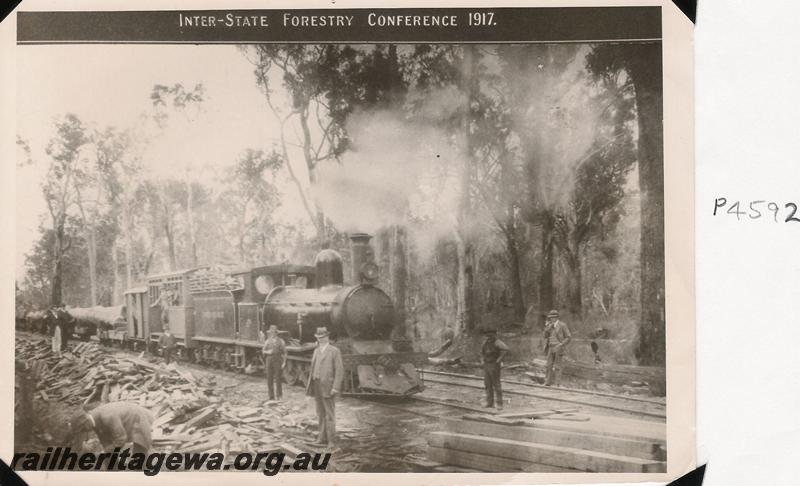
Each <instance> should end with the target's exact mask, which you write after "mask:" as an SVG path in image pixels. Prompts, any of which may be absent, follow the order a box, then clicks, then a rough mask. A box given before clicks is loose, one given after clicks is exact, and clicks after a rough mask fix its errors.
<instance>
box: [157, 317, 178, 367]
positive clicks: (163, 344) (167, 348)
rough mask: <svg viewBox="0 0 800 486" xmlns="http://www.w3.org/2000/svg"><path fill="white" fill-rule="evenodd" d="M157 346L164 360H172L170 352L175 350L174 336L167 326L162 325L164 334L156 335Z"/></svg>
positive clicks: (167, 362) (168, 361)
mask: <svg viewBox="0 0 800 486" xmlns="http://www.w3.org/2000/svg"><path fill="white" fill-rule="evenodd" d="M158 346H159V347H160V348H161V352H162V353H163V355H164V361H165V362H166V364H169V363H170V362H171V361H172V353H173V352H175V336H174V335H173V334H172V333H171V332H170V330H169V326H168V325H167V326H164V334H162V335H161V336H159V337H158Z"/></svg>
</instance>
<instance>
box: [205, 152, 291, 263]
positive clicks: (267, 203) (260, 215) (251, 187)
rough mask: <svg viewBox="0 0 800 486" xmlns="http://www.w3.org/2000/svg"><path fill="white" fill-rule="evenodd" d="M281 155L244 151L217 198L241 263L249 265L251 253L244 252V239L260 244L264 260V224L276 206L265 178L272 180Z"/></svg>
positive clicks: (275, 197) (273, 192)
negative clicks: (225, 216)
mask: <svg viewBox="0 0 800 486" xmlns="http://www.w3.org/2000/svg"><path fill="white" fill-rule="evenodd" d="M282 163H283V160H282V158H281V156H280V155H279V154H278V153H276V152H272V153H269V154H266V153H264V152H263V151H261V150H253V149H247V150H245V151H244V152H243V153H242V154H241V155H240V156H239V159H238V160H237V162H236V165H235V167H234V170H233V172H232V173H231V175H230V176H229V177H228V178H227V179H226V180H225V184H226V186H227V189H226V190H224V191H223V192H222V193H221V194H220V195H219V197H218V201H219V204H220V206H221V207H222V208H223V211H224V214H226V215H230V217H227V218H226V220H227V221H229V223H233V224H228V226H229V227H230V228H229V232H230V233H233V234H234V235H235V238H236V248H237V250H238V253H239V260H240V262H241V263H252V261H253V255H252V252H250V251H248V248H247V245H246V243H247V240H248V239H249V240H250V241H252V242H256V241H260V242H261V243H262V245H261V248H260V249H259V253H260V255H259V256H260V257H261V258H264V256H265V255H264V251H263V247H264V246H265V245H266V241H267V236H268V233H269V232H270V228H268V223H269V220H270V217H271V215H272V213H273V211H274V210H275V209H276V208H277V207H278V205H279V204H280V200H279V198H278V190H277V188H276V187H275V185H274V184H273V182H271V181H270V180H268V179H267V178H268V177H269V178H271V179H272V180H273V181H274V177H275V173H276V172H277V171H278V170H279V169H280V168H281V165H282Z"/></svg>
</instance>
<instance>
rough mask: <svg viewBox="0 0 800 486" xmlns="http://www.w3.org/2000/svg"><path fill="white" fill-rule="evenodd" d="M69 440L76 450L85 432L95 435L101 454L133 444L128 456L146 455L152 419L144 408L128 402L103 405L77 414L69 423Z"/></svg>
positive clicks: (150, 441)
mask: <svg viewBox="0 0 800 486" xmlns="http://www.w3.org/2000/svg"><path fill="white" fill-rule="evenodd" d="M68 428H69V433H70V437H71V438H72V439H73V441H74V443H76V444H77V445H78V446H80V445H82V444H83V442H84V441H85V440H86V438H87V437H86V436H87V434H88V433H89V432H94V433H95V434H97V438H98V439H100V443H101V444H102V445H103V450H104V451H106V452H111V451H112V450H114V448H115V447H119V448H121V449H124V448H125V447H126V446H127V445H128V444H131V443H132V444H133V448H132V450H131V453H133V454H135V453H137V452H141V453H145V454H146V453H147V451H149V450H150V446H151V445H152V436H151V432H152V428H153V416H152V414H151V413H150V412H149V411H148V410H147V409H146V408H144V407H142V406H140V405H137V404H135V403H130V402H111V403H104V404H102V405H100V406H98V407H97V408H95V409H94V410H92V411H90V412H80V413H78V414H77V415H76V416H75V417H73V419H72V420H71V421H70V423H69V427H68Z"/></svg>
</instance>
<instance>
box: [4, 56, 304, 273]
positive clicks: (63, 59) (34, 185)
mask: <svg viewBox="0 0 800 486" xmlns="http://www.w3.org/2000/svg"><path fill="white" fill-rule="evenodd" d="M17 72H18V96H17V103H18V106H17V110H18V111H17V133H18V135H19V136H20V137H21V138H22V139H23V140H26V141H27V142H28V143H29V145H30V148H31V158H32V160H33V162H34V163H33V164H32V165H29V166H25V167H18V168H17V187H18V190H17V208H16V221H17V228H16V230H17V231H16V253H15V258H16V275H17V277H18V278H19V277H21V276H22V275H23V273H24V257H25V254H26V253H27V252H28V251H29V250H30V249H31V247H32V245H33V244H34V242H35V241H36V239H37V237H38V226H39V224H40V221H41V220H42V218H43V217H44V216H46V215H47V208H46V206H45V203H44V200H43V198H42V194H41V189H40V183H41V180H42V177H43V173H44V167H46V165H47V155H46V154H45V152H44V150H45V147H46V145H47V142H48V140H49V139H50V138H51V137H52V136H53V133H54V126H53V120H54V119H55V118H57V117H59V116H62V115H64V114H66V113H73V114H75V115H77V116H78V117H79V118H80V119H81V120H82V121H83V122H84V123H86V124H89V125H92V126H95V127H97V128H103V127H106V126H115V127H117V128H120V129H124V128H127V127H130V126H133V125H134V124H135V123H136V122H137V119H139V117H140V116H141V114H142V113H144V112H146V111H148V110H150V107H151V103H150V91H151V90H152V88H153V86H154V85H156V84H162V85H172V84H175V83H182V84H183V85H184V86H185V87H187V88H191V87H193V86H195V84H197V83H202V84H203V85H204V88H205V94H206V102H205V103H204V108H203V113H201V115H199V116H198V118H197V120H196V122H195V123H194V124H193V126H192V128H191V130H183V131H181V129H176V130H174V131H173V132H171V133H166V134H164V136H163V138H162V139H161V140H156V141H155V143H154V144H152V146H151V147H150V149H148V151H147V153H146V155H145V159H146V160H145V165H146V167H148V170H153V171H156V172H157V173H158V172H161V173H164V172H165V171H169V170H170V169H173V170H174V169H175V167H174V166H175V162H176V161H177V162H179V163H180V164H186V165H187V166H188V167H189V168H190V169H191V168H194V167H195V166H196V167H198V168H200V169H201V170H204V171H205V172H208V170H207V168H208V167H209V166H215V165H216V166H220V165H227V164H231V163H232V162H233V161H235V159H236V157H237V156H238V155H239V154H240V153H241V152H242V151H243V150H244V149H246V148H253V149H264V150H270V149H271V147H272V146H273V144H274V143H275V142H276V141H277V138H276V137H277V133H276V129H277V124H276V123H275V121H274V117H273V115H272V113H271V112H270V111H269V108H268V107H267V104H266V102H265V100H264V96H263V94H262V93H261V92H260V91H259V88H258V87H257V86H256V83H255V77H254V75H253V67H252V65H251V64H250V63H249V61H248V60H247V59H246V58H245V57H244V55H243V54H241V53H240V52H239V51H237V49H236V47H235V46H214V45H201V46H194V45H179V46H171V45H63V46H57V45H48V46H20V47H19V49H18V70H17ZM301 175H302V174H301ZM286 196H288V199H289V200H288V201H285V203H284V204H285V205H286V204H287V203H288V206H290V207H291V206H292V205H293V201H292V194H286Z"/></svg>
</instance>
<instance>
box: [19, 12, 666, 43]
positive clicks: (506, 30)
mask: <svg viewBox="0 0 800 486" xmlns="http://www.w3.org/2000/svg"><path fill="white" fill-rule="evenodd" d="M17 19H18V23H17V42H18V43H20V44H48V43H117V42H119V43H270V42H275V43H291V42H302V43H316V42H319V43H376V42H393V43H412V42H420V43H448V42H457V43H463V42H480V43H493V42H504V43H506V42H615V41H659V40H661V8H660V7H571V8H469V9H467V8H398V9H309V10H299V9H298V10H169V11H163V10H162V11H133V12H132V11H127V12H120V11H115V12H19V13H18V16H17Z"/></svg>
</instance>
